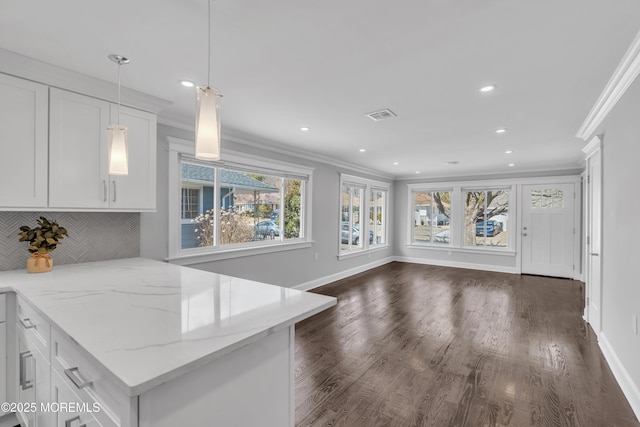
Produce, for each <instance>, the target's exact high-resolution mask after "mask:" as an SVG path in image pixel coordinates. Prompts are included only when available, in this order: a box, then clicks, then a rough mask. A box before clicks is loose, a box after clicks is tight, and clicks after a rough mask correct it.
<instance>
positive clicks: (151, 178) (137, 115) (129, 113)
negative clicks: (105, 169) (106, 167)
mask: <svg viewBox="0 0 640 427" xmlns="http://www.w3.org/2000/svg"><path fill="white" fill-rule="evenodd" d="M111 122H112V123H117V122H118V108H117V106H116V105H113V104H112V105H111ZM120 124H121V125H122V126H126V127H127V140H128V145H129V149H128V159H129V175H126V176H111V177H110V183H109V184H110V186H109V190H110V194H109V196H110V197H109V199H110V206H111V207H112V208H114V209H135V210H146V209H148V210H155V209H156V145H157V138H156V128H157V127H156V115H155V114H151V113H147V112H146V111H140V110H136V109H134V108H128V107H122V106H121V107H120Z"/></svg>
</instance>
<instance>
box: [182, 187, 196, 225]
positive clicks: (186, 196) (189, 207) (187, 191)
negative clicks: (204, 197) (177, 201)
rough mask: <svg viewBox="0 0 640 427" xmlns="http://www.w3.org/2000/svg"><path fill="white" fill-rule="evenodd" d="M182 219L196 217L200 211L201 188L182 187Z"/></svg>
mask: <svg viewBox="0 0 640 427" xmlns="http://www.w3.org/2000/svg"><path fill="white" fill-rule="evenodd" d="M181 210H182V215H181V218H182V219H194V218H195V217H196V216H198V214H199V213H200V189H199V188H187V187H184V188H182V209H181Z"/></svg>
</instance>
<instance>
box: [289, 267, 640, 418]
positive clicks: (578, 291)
mask: <svg viewBox="0 0 640 427" xmlns="http://www.w3.org/2000/svg"><path fill="white" fill-rule="evenodd" d="M315 292H318V293H321V294H325V295H332V296H335V297H337V298H338V305H337V306H336V307H334V308H332V309H330V310H327V311H325V312H323V313H320V314H318V315H317V316H314V317H312V318H310V319H307V320H305V321H303V322H301V323H299V324H298V325H297V326H296V350H295V358H296V370H295V385H296V425H297V426H298V427H317V426H336V427H337V426H344V427H360V426H362V427H371V426H385V427H386V426H433V427H443V426H444V427H447V426H473V427H475V426H482V427H484V426H509V427H526V426H544V427H554V426H584V427H610V426H621V427H640V423H638V420H637V419H636V418H635V416H634V414H633V411H632V410H631V407H630V406H629V404H628V402H627V401H626V399H625V398H624V395H623V394H622V391H621V390H620V387H619V386H618V384H617V383H616V382H615V379H614V378H613V375H612V374H611V371H610V369H609V367H608V365H607V363H606V361H605V360H604V358H603V356H602V353H601V352H600V350H599V347H598V344H597V341H596V339H595V335H594V334H593V332H592V331H591V329H590V328H589V327H588V325H586V324H585V323H584V321H583V320H582V311H583V307H582V301H583V298H584V294H583V292H584V288H583V284H582V283H580V282H575V281H571V280H563V279H553V278H545V277H534V276H520V275H512V274H504V273H493V272H484V271H474V270H465V269H454V268H447V267H436V266H426V265H417V264H409V263H391V264H387V265H385V266H382V267H379V268H376V269H373V270H369V271H367V272H365V273H362V274H359V275H356V276H352V277H350V278H348V279H345V280H341V281H338V282H334V283H332V284H329V285H326V286H323V287H321V288H318V289H316V290H315Z"/></svg>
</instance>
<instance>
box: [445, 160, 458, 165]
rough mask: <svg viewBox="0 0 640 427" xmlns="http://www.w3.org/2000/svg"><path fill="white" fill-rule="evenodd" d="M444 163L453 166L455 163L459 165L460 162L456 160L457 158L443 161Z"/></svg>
mask: <svg viewBox="0 0 640 427" xmlns="http://www.w3.org/2000/svg"><path fill="white" fill-rule="evenodd" d="M444 164H445V165H447V166H455V165H459V164H460V162H459V161H457V160H450V161H448V162H444Z"/></svg>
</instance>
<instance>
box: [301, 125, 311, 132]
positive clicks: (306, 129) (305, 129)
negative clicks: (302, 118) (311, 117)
mask: <svg viewBox="0 0 640 427" xmlns="http://www.w3.org/2000/svg"><path fill="white" fill-rule="evenodd" d="M300 130H301V131H302V132H309V131H310V130H311V128H310V127H306V126H304V127H301V128H300Z"/></svg>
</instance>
